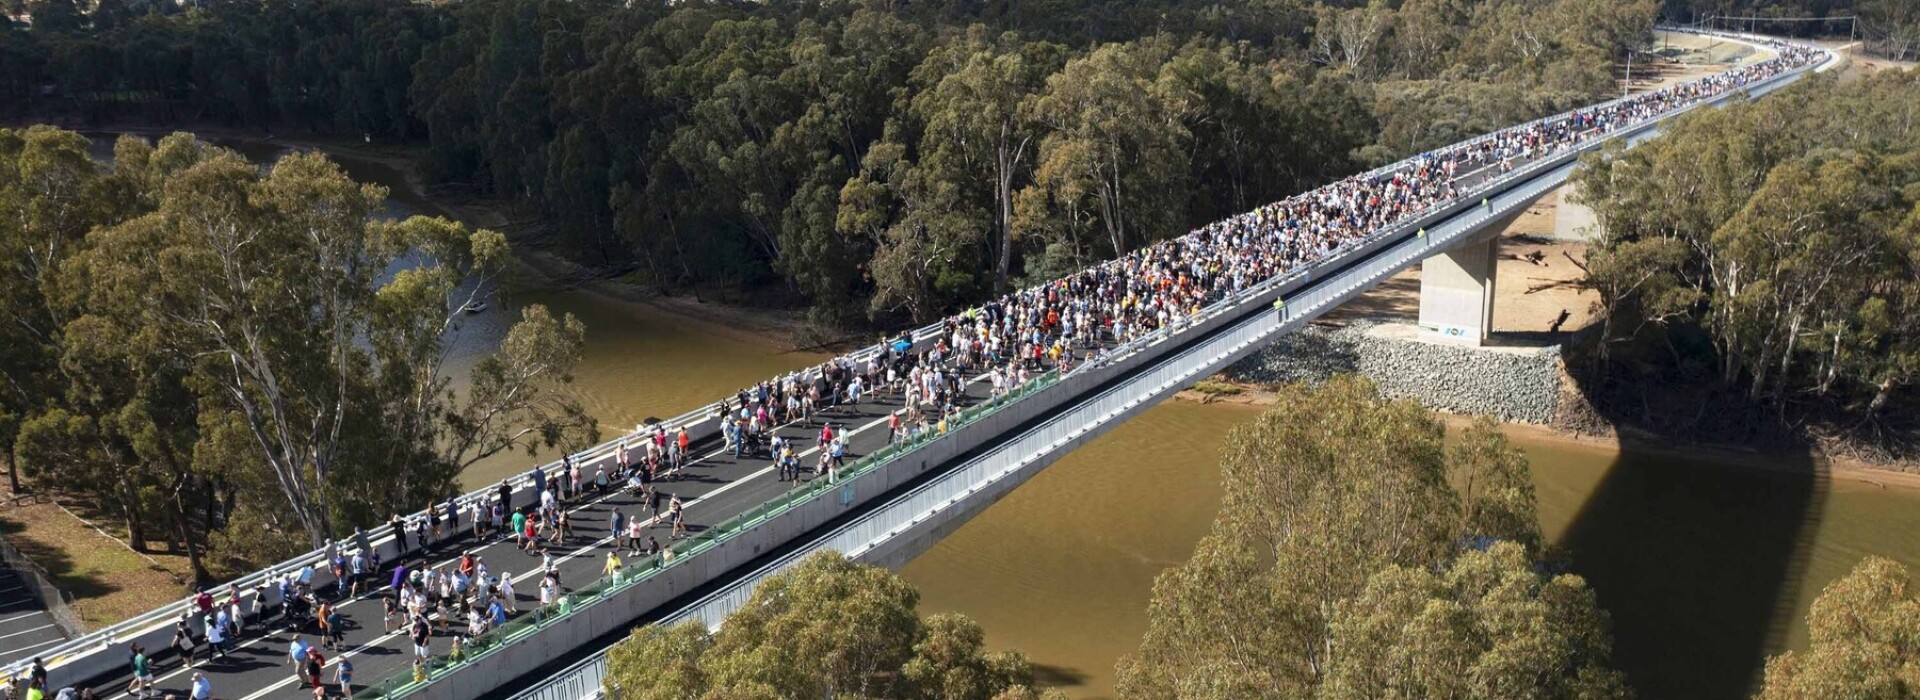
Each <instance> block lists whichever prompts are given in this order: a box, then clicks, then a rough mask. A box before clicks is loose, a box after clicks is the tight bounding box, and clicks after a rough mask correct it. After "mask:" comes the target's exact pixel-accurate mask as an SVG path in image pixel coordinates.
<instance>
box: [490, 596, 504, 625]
mask: <svg viewBox="0 0 1920 700" xmlns="http://www.w3.org/2000/svg"><path fill="white" fill-rule="evenodd" d="M487 617H488V618H490V619H492V620H493V626H494V628H496V629H498V628H499V627H500V626H501V625H504V624H507V606H505V605H501V604H500V599H498V598H495V599H494V600H493V603H492V604H490V605H488V606H487Z"/></svg>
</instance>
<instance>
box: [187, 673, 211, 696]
mask: <svg viewBox="0 0 1920 700" xmlns="http://www.w3.org/2000/svg"><path fill="white" fill-rule="evenodd" d="M192 697H193V700H213V681H209V680H207V675H206V674H204V673H195V674H193V696H192Z"/></svg>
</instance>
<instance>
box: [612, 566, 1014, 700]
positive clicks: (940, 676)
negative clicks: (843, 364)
mask: <svg viewBox="0 0 1920 700" xmlns="http://www.w3.org/2000/svg"><path fill="white" fill-rule="evenodd" d="M919 597H920V595H919V592H918V591H916V590H914V588H913V586H912V585H911V584H908V583H907V582H906V581H904V580H902V579H901V578H900V577H899V576H897V575H895V574H894V573H893V572H890V571H887V570H885V569H881V568H877V567H870V566H862V565H859V564H855V563H853V562H850V561H847V560H846V559H845V558H844V557H842V556H841V555H840V554H838V553H835V552H823V553H820V554H816V555H814V556H812V557H809V558H807V559H806V560H805V561H802V562H801V563H799V564H797V565H795V566H794V567H793V568H791V569H789V570H787V571H783V572H781V573H779V574H777V575H775V576H772V577H769V578H768V579H767V580H766V581H764V582H762V583H761V584H760V586H759V588H757V589H755V590H754V593H753V597H752V598H750V599H749V600H748V601H747V603H746V604H745V605H743V606H742V607H741V608H740V609H738V610H736V611H734V612H733V613H732V614H731V615H728V616H727V621H726V623H725V624H724V625H722V626H721V628H720V630H719V631H718V632H714V633H709V632H708V631H707V630H706V628H705V627H703V626H702V625H701V624H700V623H698V622H687V623H682V624H681V625H679V626H676V627H670V628H662V627H658V626H653V625H649V626H646V627H642V628H639V629H637V630H634V632H633V633H632V634H631V635H629V636H628V637H627V639H626V640H625V641H622V642H620V643H619V644H617V645H615V646H614V647H613V649H612V650H611V651H609V652H608V656H607V683H608V685H609V686H618V687H619V688H620V689H621V697H628V698H641V699H643V700H648V699H651V700H667V699H669V698H796V697H862V698H900V699H902V700H908V699H912V700H921V699H924V700H935V699H940V700H991V699H993V698H1030V697H1038V696H1037V695H1036V694H1035V693H1034V691H1033V689H1032V688H1031V687H1030V686H1031V685H1032V683H1033V674H1032V671H1031V670H1030V669H1029V667H1028V664H1027V660H1026V657H1024V656H1021V655H1020V654H1019V653H1018V652H1004V653H997V654H988V653H986V652H985V650H984V649H985V644H986V642H985V635H984V633H983V632H982V631H981V629H980V626H979V625H977V624H975V623H974V622H973V621H971V620H968V619H967V618H966V617H964V616H960V615H935V616H933V617H929V618H924V619H922V618H921V617H919V615H918V614H917V613H915V611H914V607H915V606H916V605H917V604H918V602H919ZM1049 696H1051V694H1049Z"/></svg>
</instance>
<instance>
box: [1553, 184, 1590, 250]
mask: <svg viewBox="0 0 1920 700" xmlns="http://www.w3.org/2000/svg"><path fill="white" fill-rule="evenodd" d="M1579 192H1580V184H1579V183H1577V182H1572V181H1569V182H1567V184H1564V185H1561V186H1560V189H1559V194H1557V195H1555V198H1556V200H1557V201H1556V203H1555V204H1554V207H1553V236H1552V238H1553V239H1554V240H1556V241H1576V242H1580V243H1585V242H1588V241H1591V240H1593V237H1594V236H1596V235H1598V234H1599V233H1600V220H1599V217H1597V216H1595V215H1594V213H1593V208H1592V207H1589V206H1587V205H1585V204H1577V203H1575V202H1574V201H1573V200H1575V199H1578V198H1579V195H1578V193H1579Z"/></svg>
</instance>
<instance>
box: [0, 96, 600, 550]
mask: <svg viewBox="0 0 1920 700" xmlns="http://www.w3.org/2000/svg"><path fill="white" fill-rule="evenodd" d="M114 154H115V155H114V159H113V161H112V163H111V165H100V164H96V163H95V162H94V161H93V160H92V159H91V158H90V157H89V155H88V144H87V141H86V139H84V138H82V137H80V136H79V135H77V134H74V133H72V132H66V131H60V130H57V129H52V128H48V127H33V128H29V129H25V130H18V131H16V130H0V170H4V171H5V172H6V174H7V177H4V178H0V212H4V213H5V214H4V215H0V221H4V223H0V252H4V253H5V255H6V258H5V262H6V267H5V270H6V272H7V273H8V274H7V275H6V276H5V277H4V279H3V280H0V290H4V291H0V294H4V295H5V296H6V298H7V303H6V304H5V305H4V306H0V308H3V309H4V310H5V313H7V314H9V315H10V316H12V318H11V319H9V320H10V321H12V322H10V323H8V324H6V329H7V330H6V331H0V332H5V333H8V334H10V336H9V338H8V342H7V343H5V345H6V347H7V348H8V351H7V352H6V353H5V354H4V355H0V377H4V378H5V379H6V382H5V387H6V391H5V392H0V396H4V404H0V405H5V406H6V414H7V415H9V416H17V417H18V418H17V419H13V420H17V421H18V426H19V427H18V432H17V441H16V442H17V444H15V445H13V447H14V448H15V450H14V453H15V454H17V457H18V460H19V463H20V466H22V467H24V471H25V473H26V474H27V476H29V477H30V478H32V479H33V480H34V482H35V484H36V486H39V487H43V488H47V489H52V490H65V491H70V492H74V493H76V494H77V495H84V496H88V497H92V498H94V499H95V500H94V502H96V503H99V504H101V505H103V506H105V507H108V508H109V509H110V510H112V511H115V512H117V513H119V514H121V515H122V517H123V518H124V519H125V521H126V523H127V525H128V528H129V530H130V534H131V535H132V537H131V539H132V540H133V541H134V542H136V543H138V544H139V546H145V543H146V542H147V540H148V539H149V538H150V537H152V538H155V539H162V540H165V541H170V542H173V543H175V544H179V545H183V546H185V547H186V548H187V550H188V552H189V555H190V556H191V558H192V559H193V563H194V565H195V566H196V568H198V569H200V571H201V573H204V566H203V563H202V561H201V549H202V548H204V547H205V546H206V545H207V544H208V542H209V541H210V540H219V541H220V542H221V543H223V544H224V545H225V546H224V547H222V549H223V550H224V552H223V554H224V555H225V556H228V557H236V558H239V559H243V560H247V559H250V560H254V561H256V562H257V561H258V560H259V559H260V558H264V557H269V556H272V555H274V554H278V553H284V552H285V551H287V550H290V549H298V548H301V546H302V545H315V544H317V543H318V542H319V541H320V540H321V539H323V538H325V537H328V536H331V535H334V534H337V533H340V532H343V531H344V530H348V529H350V528H351V527H353V526H356V525H372V524H374V523H376V522H378V521H380V520H382V519H384V517H385V516H386V515H388V514H390V513H393V512H410V511H412V510H414V509H416V508H419V507H420V506H421V505H423V504H425V503H427V502H428V501H429V500H433V499H438V498H442V497H444V496H446V495H448V494H449V493H451V491H452V489H453V488H454V485H455V478H456V477H457V475H458V474H459V471H460V470H461V469H462V468H464V467H465V466H467V465H469V464H472V463H473V462H474V461H477V460H479V459H481V458H484V457H486V456H488V455H491V454H496V453H499V452H502V451H507V450H515V449H524V450H528V451H531V450H532V449H533V448H535V447H537V446H541V445H546V446H551V445H557V444H568V445H576V446H584V445H585V444H590V442H591V441H592V440H594V439H595V437H596V430H597V429H596V426H595V425H594V422H593V420H592V419H591V418H589V417H587V416H586V415H585V414H584V413H583V412H582V411H581V410H580V408H579V407H578V406H577V405H575V404H574V403H573V402H572V401H571V400H569V399H567V398H565V397H564V396H563V395H562V394H559V393H556V391H555V390H556V388H557V387H558V386H559V385H561V384H564V383H565V382H567V381H568V372H569V371H570V368H571V367H572V366H573V364H574V363H575V361H577V360H578V358H579V353H580V349H581V347H582V344H583V342H584V333H585V330H584V328H583V327H582V325H581V323H580V322H579V321H578V320H577V319H574V318H572V317H571V316H568V317H565V318H555V317H554V316H553V315H552V314H550V313H549V312H548V311H547V310H546V309H545V308H543V307H539V306H529V307H526V308H525V309H524V312H523V315H522V318H521V319H520V320H519V322H518V323H516V324H514V325H513V327H512V328H511V329H510V330H509V331H508V333H507V336H506V338H505V340H504V341H503V343H502V347H501V348H500V350H499V352H497V353H494V354H492V355H490V356H487V357H485V358H483V359H481V360H480V361H478V362H477V363H476V364H475V366H474V368H473V369H472V374H471V379H470V380H469V381H468V382H467V385H466V387H465V389H464V391H462V392H460V393H461V394H462V395H460V396H456V392H455V391H454V390H453V386H452V382H453V378H452V377H451V376H450V374H449V372H448V371H447V368H446V367H445V363H444V361H445V359H446V356H447V353H448V351H449V348H448V338H449V337H450V336H451V334H452V333H453V332H455V331H456V330H457V328H458V326H459V325H460V323H461V313H460V309H461V308H462V307H463V306H464V305H465V304H466V303H467V302H468V301H470V300H471V299H472V298H473V295H474V294H476V293H477V290H478V289H480V288H481V287H480V286H478V285H480V284H482V283H484V282H485V281H486V280H487V279H488V278H490V277H491V276H492V275H493V274H494V273H495V272H497V271H498V270H499V269H500V267H501V265H502V264H504V262H505V255H506V243H505V240H504V239H503V238H502V236H501V235H500V234H498V233H495V232H492V231H485V230H481V231H474V230H469V229H467V228H466V227H465V226H462V225H460V224H456V223H453V222H451V221H447V220H445V219H436V218H426V217H413V218H409V219H406V220H402V221H389V220H382V219H379V218H378V217H376V216H374V213H375V211H376V210H377V208H378V207H379V205H380V203H381V202H382V200H384V199H385V197H386V193H385V191H384V190H383V189H381V188H379V187H376V186H372V185H362V184H359V183H355V182H353V181H352V180H351V179H349V178H348V177H347V176H346V175H345V174H344V173H343V172H342V171H341V170H340V168H339V167H338V166H337V165H334V164H333V163H332V162H330V161H328V160H327V159H326V158H325V157H323V156H320V155H317V154H311V153H302V154H294V155H289V156H286V157H284V158H282V159H280V160H279V161H278V162H276V163H274V164H273V166H272V167H271V168H270V169H266V170H264V171H263V170H262V169H261V168H260V167H259V166H256V165H255V164H253V163H250V162H248V161H247V160H246V159H244V158H243V157H241V156H240V155H239V154H237V153H234V152H231V151H228V150H225V149H221V148H217V147H214V146H211V145H208V144H206V143H204V142H201V141H198V140H196V139H194V138H193V137H192V136H189V135H186V134H174V135H172V136H168V137H166V138H164V139H161V140H160V141H159V142H158V143H157V144H155V143H148V142H147V141H145V140H142V139H138V138H134V137H122V138H121V139H120V141H119V142H118V143H116V144H115V147H114ZM14 435H16V434H14V433H10V434H9V437H13V436H14ZM149 523H154V524H160V525H162V527H164V528H165V529H164V530H161V531H151V530H149V528H148V525H149ZM235 523H244V524H245V526H244V527H242V528H240V531H239V532H238V533H237V534H238V536H237V537H226V536H224V535H223V532H225V531H227V530H229V529H232V527H233V525H234V524H235ZM163 532H164V533H165V534H164V535H162V534H161V533H163ZM263 533H264V536H262V535H263ZM154 536H158V537H154Z"/></svg>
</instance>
